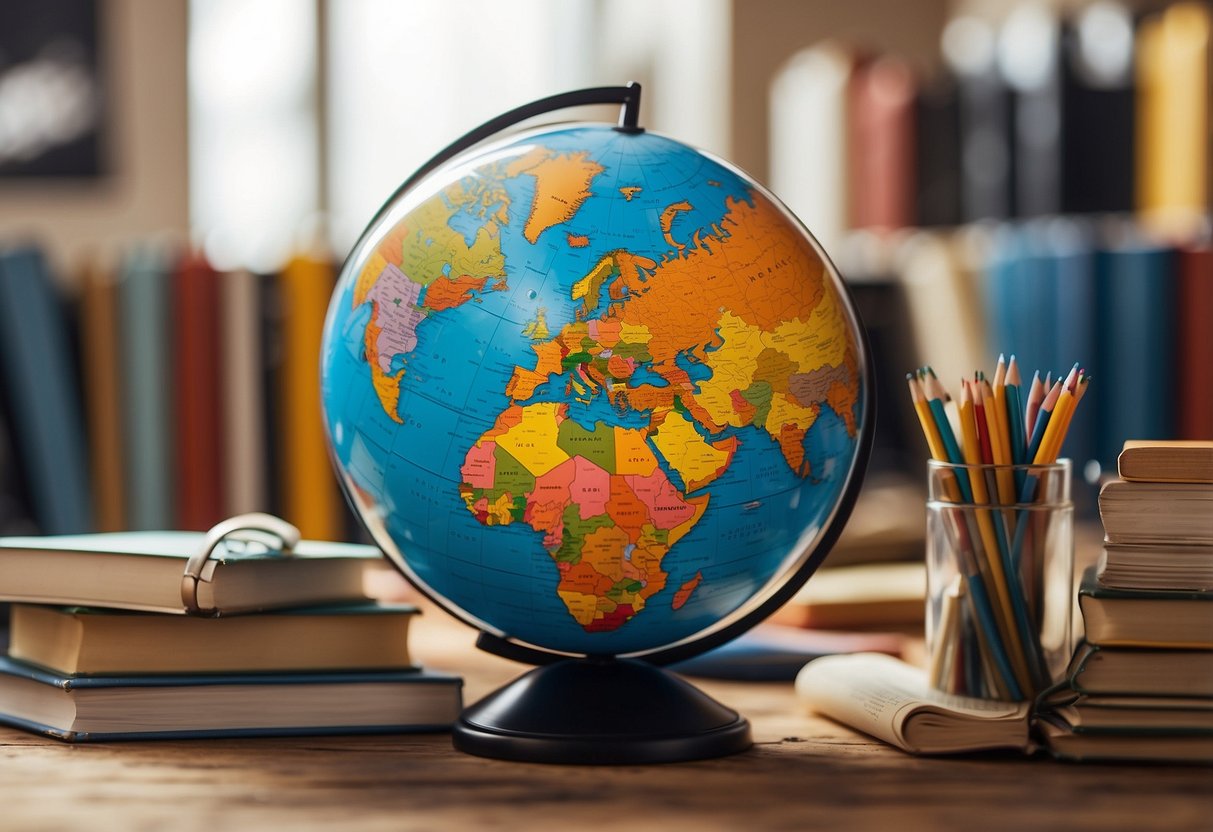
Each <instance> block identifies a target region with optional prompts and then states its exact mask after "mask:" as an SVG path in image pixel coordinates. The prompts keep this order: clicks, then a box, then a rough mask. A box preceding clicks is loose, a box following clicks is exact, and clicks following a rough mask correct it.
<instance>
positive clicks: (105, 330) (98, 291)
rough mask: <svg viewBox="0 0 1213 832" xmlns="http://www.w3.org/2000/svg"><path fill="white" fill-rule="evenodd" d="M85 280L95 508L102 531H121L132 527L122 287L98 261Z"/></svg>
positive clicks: (84, 346)
mask: <svg viewBox="0 0 1213 832" xmlns="http://www.w3.org/2000/svg"><path fill="white" fill-rule="evenodd" d="M82 283H83V286H84V292H83V302H82V304H81V307H82V308H81V313H82V314H81V321H80V323H81V351H80V352H81V364H82V365H83V368H84V394H85V406H86V412H87V415H88V433H89V449H90V452H91V453H90V462H91V464H92V473H93V483H92V487H93V511H94V512H95V516H96V521H97V522H96V527H97V531H99V532H116V531H121V530H123V529H125V528H126V488H125V482H124V478H123V466H122V460H123V456H124V448H123V443H124V436H123V430H122V405H121V402H122V387H121V378H120V376H119V349H118V300H117V287H116V284H115V282H114V278H113V276H112V275H110V274H108V273H106V272H105V270H104V269H102V268H101V267H100V266H99V265H97V264H95V263H93V264H90V265H89V267H88V268H86V270H85V272H84V274H83V276H82Z"/></svg>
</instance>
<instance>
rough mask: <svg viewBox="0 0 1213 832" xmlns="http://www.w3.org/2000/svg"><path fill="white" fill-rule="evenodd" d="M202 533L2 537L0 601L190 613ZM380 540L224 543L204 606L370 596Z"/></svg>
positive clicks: (206, 578) (240, 607)
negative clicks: (278, 546)
mask: <svg viewBox="0 0 1213 832" xmlns="http://www.w3.org/2000/svg"><path fill="white" fill-rule="evenodd" d="M205 538H206V535H205V534H203V533H202V532H180V531H172V532H115V533H109V534H88V535H58V536H49V537H5V538H0V600H3V601H21V602H28V603H41V604H60V605H66V606H86V607H112V608H117V609H130V610H144V611H148V612H168V613H182V614H184V613H185V612H186V605H185V602H184V600H183V597H182V578H183V574H184V570H185V567H186V564H187V562H188V561H189V559H190V558H191V556H194V555H195V554H196V553H197V552H198V550H199V548H200V547H201V546H202V545H203V541H204V540H205ZM381 557H382V555H381V553H380V552H379V550H378V549H376V548H375V547H373V546H363V545H357V544H345V543H326V542H319V541H307V540H305V541H302V542H300V543H299V544H298V545H297V546H296V547H295V549H294V552H293V554H291V555H289V556H285V555H284V554H283V553H282V552H281V551H278V550H275V549H273V548H267V547H265V546H262V545H259V544H242V543H241V542H239V541H232V540H227V541H221V542H220V543H219V544H218V545H217V546H216V547H215V549H214V551H213V553H212V555H211V557H210V559H209V560H207V562H206V563H205V566H204V568H203V569H202V572H201V575H200V576H199V580H198V581H197V602H198V606H199V607H201V608H203V609H206V610H212V609H213V610H217V611H218V612H219V613H222V614H227V613H233V612H252V611H257V610H265V609H275V608H280V607H291V606H301V605H308V604H322V603H330V602H332V603H336V602H344V601H358V600H365V595H364V593H363V586H362V575H363V570H364V568H365V567H366V566H368V565H374V564H377V563H379V562H380V560H381Z"/></svg>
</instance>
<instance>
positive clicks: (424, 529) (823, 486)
mask: <svg viewBox="0 0 1213 832" xmlns="http://www.w3.org/2000/svg"><path fill="white" fill-rule="evenodd" d="M861 349H862V348H861V346H860V335H859V333H858V322H857V321H856V319H855V317H854V315H853V314H852V312H851V311H850V305H849V300H848V298H847V296H846V294H845V291H844V290H843V288H842V286H841V284H840V282H839V279H838V277H837V276H836V275H835V273H834V272H833V271H832V269H831V268H830V267H829V266H828V265H827V264H826V262H825V261H824V259H823V257H822V255H821V254H820V253H819V251H818V250H817V248H816V247H815V245H814V243H813V242H812V240H811V238H809V236H808V235H807V234H806V233H805V232H804V230H803V228H802V227H801V226H800V225H799V224H798V223H797V222H796V221H795V220H794V219H793V218H791V216H790V215H789V214H788V213H787V212H786V210H785V209H783V208H782V207H781V206H779V205H778V204H777V203H776V202H775V201H774V200H773V199H772V198H771V197H770V196H769V195H768V194H767V193H766V192H765V191H764V190H763V189H761V188H760V187H759V186H758V185H756V184H755V183H753V182H752V181H751V180H749V179H747V178H746V177H744V175H742V174H740V173H739V172H737V171H736V170H735V169H732V168H730V167H728V166H726V165H725V164H724V163H722V162H719V161H717V160H716V159H714V158H712V157H710V156H708V155H706V154H704V153H701V152H699V151H696V150H694V149H692V148H689V147H687V146H686V145H683V144H681V143H678V142H676V141H673V140H670V139H667V138H663V137H661V136H658V135H654V134H651V133H638V134H629V133H625V132H620V131H617V130H614V129H611V128H610V127H607V126H605V125H574V126H562V127H556V128H547V129H542V130H539V131H533V132H530V133H526V134H522V135H520V136H516V137H513V138H510V139H508V140H506V141H504V142H500V143H498V144H496V145H493V146H491V147H489V148H487V149H477V150H476V151H474V152H473V153H472V154H470V155H469V154H465V156H464V157H462V158H460V159H457V160H455V162H454V163H452V164H448V165H446V166H444V167H442V168H440V169H439V170H438V171H437V173H435V174H433V175H431V176H429V177H428V178H427V179H425V180H423V181H422V182H421V184H420V185H418V186H417V187H416V188H413V189H412V190H410V191H407V192H406V193H404V194H401V195H400V196H399V197H398V198H397V199H396V200H395V202H394V203H392V204H390V205H389V206H387V207H386V208H385V211H384V212H383V213H382V214H381V217H380V218H379V219H378V220H377V222H376V223H375V225H374V226H373V227H372V228H371V229H369V231H368V233H367V235H366V236H365V237H364V239H363V240H362V242H361V243H359V245H358V246H357V247H356V249H355V250H354V252H353V253H352V254H351V256H350V258H349V260H348V261H347V264H346V266H345V269H344V270H343V272H342V275H341V278H340V281H339V283H338V286H337V289H336V292H335V293H334V297H333V301H332V304H331V306H330V309H329V316H328V320H327V322H326V326H325V336H324V346H323V352H322V358H321V362H322V379H323V382H322V384H323V389H322V395H323V401H324V413H325V423H326V427H327V430H328V435H329V438H330V443H331V446H332V450H333V454H334V457H335V459H336V462H337V466H338V468H339V469H340V474H341V478H342V481H343V484H344V486H345V488H346V491H347V494H348V496H349V497H350V499H351V502H352V503H353V504H354V505H355V507H356V508H357V510H358V512H359V513H360V514H361V516H362V518H363V520H364V522H365V523H366V525H367V527H368V528H369V529H370V530H371V532H372V533H373V535H374V537H375V539H376V542H378V543H379V545H380V546H382V547H383V548H384V550H385V551H386V553H387V554H388V556H389V557H390V558H391V559H392V560H393V561H394V562H395V563H396V564H397V565H398V566H399V567H400V568H401V569H402V570H403V571H404V572H405V574H407V575H408V576H409V577H410V578H412V579H413V580H414V581H416V582H417V583H418V584H420V585H421V587H422V588H423V589H425V590H427V591H428V592H430V593H431V594H433V595H435V596H437V597H438V598H439V599H440V600H442V601H443V602H444V603H445V604H446V605H448V607H449V608H452V609H453V610H454V611H456V612H457V613H459V614H461V615H462V616H463V617H464V618H465V619H466V620H468V621H469V622H470V623H473V624H475V625H476V626H479V627H482V628H484V629H486V630H489V631H491V632H493V633H495V634H497V635H500V636H504V637H508V638H512V639H516V640H518V641H521V642H523V643H525V644H528V645H533V646H537V647H540V648H545V649H547V650H550V651H559V652H565V653H590V654H616V655H623V654H643V653H645V652H648V651H653V650H656V649H658V648H662V647H665V646H669V645H673V644H677V643H681V642H684V641H685V640H687V639H690V638H693V637H696V636H697V634H701V633H703V632H705V631H708V630H711V629H713V628H716V627H719V626H721V624H722V622H726V621H728V620H730V619H736V618H737V617H739V616H742V615H744V614H745V613H746V612H747V611H748V610H751V609H753V608H754V607H755V606H756V605H757V604H759V603H760V602H761V600H762V599H763V598H764V597H765V596H767V595H769V594H770V593H771V592H772V591H773V589H774V588H775V587H777V586H778V585H779V584H780V582H781V581H783V580H785V579H786V578H788V577H789V576H790V575H791V574H792V573H793V572H794V571H795V569H796V568H797V567H798V565H800V564H801V563H803V561H804V558H805V556H806V553H808V552H810V551H811V550H812V549H813V547H814V545H815V543H816V542H817V541H818V540H819V539H820V537H821V536H822V534H823V532H824V530H825V529H826V528H827V526H828V525H829V522H830V520H831V519H832V518H833V516H834V514H835V512H836V510H837V509H838V506H839V503H840V501H841V498H842V495H843V492H844V488H845V486H846V484H847V482H848V479H849V478H850V477H851V476H852V474H853V470H852V469H853V468H854V467H855V464H856V459H857V447H858V432H859V426H860V425H861V424H862V423H863V419H862V417H863V408H864V407H865V390H866V386H865V384H866V383H865V381H864V379H863V378H862V376H861V374H862V358H861Z"/></svg>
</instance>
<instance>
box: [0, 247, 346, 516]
mask: <svg viewBox="0 0 1213 832" xmlns="http://www.w3.org/2000/svg"><path fill="white" fill-rule="evenodd" d="M334 271H335V270H334V266H333V264H332V263H331V262H330V261H329V260H328V259H327V258H324V257H318V256H311V255H300V256H297V257H295V258H294V259H292V260H291V261H290V262H289V263H287V265H286V266H285V267H283V269H282V270H281V271H280V272H278V273H275V274H253V273H250V272H247V271H233V272H219V271H216V270H215V269H214V268H212V267H211V266H210V265H209V264H208V263H207V261H206V259H205V258H204V257H202V256H201V255H199V254H197V253H194V252H190V251H179V250H174V249H172V248H170V247H168V246H164V245H143V246H137V247H135V248H133V249H132V250H131V251H130V253H129V254H128V255H127V256H126V257H125V259H124V260H123V262H122V263H121V264H120V265H119V266H117V268H115V269H112V270H110V269H104V268H101V267H99V266H96V265H90V266H89V267H88V268H86V269H84V270H83V272H82V273H81V274H80V275H78V276H77V279H75V280H56V279H55V278H54V277H53V276H52V274H51V272H50V265H49V258H48V256H47V255H46V254H45V253H44V252H43V251H41V250H40V249H38V248H37V247H33V246H19V247H12V248H8V249H5V250H2V251H0V534H3V533H8V534H15V533H24V532H34V531H37V532H41V533H44V534H70V533H78V532H87V531H94V530H95V531H115V530H125V529H169V528H177V529H194V530H201V529H206V528H208V527H210V526H211V525H213V524H214V523H216V522H218V521H219V520H220V519H222V518H223V517H224V516H228V515H231V514H236V513H241V512H247V511H272V512H274V513H276V514H280V515H282V516H284V517H286V518H287V519H289V520H291V521H292V522H294V523H296V524H297V525H299V526H300V527H301V528H302V529H303V530H304V532H305V534H306V535H307V536H308V537H311V538H315V539H322V540H339V539H353V538H352V537H351V536H352V535H354V534H356V531H355V528H354V524H353V520H352V517H351V515H350V514H349V512H348V511H347V510H346V508H345V506H344V503H343V502H342V501H341V499H340V495H339V491H338V487H337V484H336V480H335V477H334V474H333V471H332V467H331V465H330V463H329V460H328V457H327V455H326V445H325V439H324V435H323V427H322V423H321V415H320V389H319V374H318V372H317V370H316V368H317V367H318V366H319V352H320V339H321V330H322V326H323V321H324V316H325V311H326V309H327V306H328V300H329V296H330V294H331V292H332V288H333V285H334V280H335V276H334ZM61 285H73V286H74V287H75V288H76V289H77V291H76V292H75V293H73V294H71V295H70V296H67V295H65V294H64V293H61V292H60V291H59V289H58V287H59V286H61Z"/></svg>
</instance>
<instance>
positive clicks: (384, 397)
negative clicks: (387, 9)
mask: <svg viewBox="0 0 1213 832" xmlns="http://www.w3.org/2000/svg"><path fill="white" fill-rule="evenodd" d="M380 333H381V328H380V327H378V326H376V325H375V316H374V315H373V314H372V315H371V320H370V321H368V322H367V325H366V332H365V333H364V336H363V345H364V348H365V349H366V355H367V359H368V361H367V363H368V364H369V365H370V367H371V386H372V387H374V389H375V395H376V396H377V397H378V398H379V404H380V405H381V406H382V407H383V411H384V412H385V413H386V414H387V415H388V416H389V417H390V418H391V420H392V421H393V422H396V423H398V424H404V420H403V419H401V418H400V414H399V413H397V412H396V409H397V407H399V405H400V378H401V376H403V375H404V370H403V369H401V370H397V371H396V372H394V373H386V372H384V371H383V369H382V368H381V367H380V366H379V362H378V361H377V360H375V356H376V355H377V352H378V351H377V348H376V346H375V345H376V344H377V343H378V341H379V335H380Z"/></svg>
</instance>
